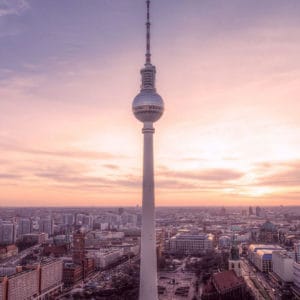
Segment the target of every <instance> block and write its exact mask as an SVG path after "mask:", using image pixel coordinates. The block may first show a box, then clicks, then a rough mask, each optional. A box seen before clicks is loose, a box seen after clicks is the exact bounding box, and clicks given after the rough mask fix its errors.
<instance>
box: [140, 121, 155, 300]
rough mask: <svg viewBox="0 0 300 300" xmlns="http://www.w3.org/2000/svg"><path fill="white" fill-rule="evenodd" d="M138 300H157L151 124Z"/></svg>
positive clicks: (145, 164) (147, 126) (146, 141)
mask: <svg viewBox="0 0 300 300" xmlns="http://www.w3.org/2000/svg"><path fill="white" fill-rule="evenodd" d="M143 134H144V158H143V160H144V162H143V207H142V234H141V236H142V237H141V270H140V295H139V299H140V300H157V299H158V296H157V260H156V233H155V204H154V168H153V134H154V128H153V123H151V122H149V123H148V122H145V123H144V128H143Z"/></svg>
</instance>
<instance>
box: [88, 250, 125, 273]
mask: <svg viewBox="0 0 300 300" xmlns="http://www.w3.org/2000/svg"><path fill="white" fill-rule="evenodd" d="M123 253H124V252H123V249H114V248H111V249H100V250H87V257H90V258H93V259H94V261H95V268H96V269H98V270H99V269H105V268H106V267H108V266H109V265H111V264H113V263H115V262H117V261H118V260H119V259H120V258H121V257H122V256H123Z"/></svg>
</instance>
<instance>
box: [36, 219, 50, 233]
mask: <svg viewBox="0 0 300 300" xmlns="http://www.w3.org/2000/svg"><path fill="white" fill-rule="evenodd" d="M39 232H44V233H47V234H48V235H49V236H50V235H52V234H53V220H52V219H50V218H47V219H40V220H39Z"/></svg>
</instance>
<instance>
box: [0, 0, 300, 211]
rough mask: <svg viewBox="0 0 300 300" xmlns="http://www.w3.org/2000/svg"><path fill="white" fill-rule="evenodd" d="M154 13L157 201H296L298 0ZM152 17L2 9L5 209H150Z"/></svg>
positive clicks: (138, 7) (169, 5)
mask: <svg viewBox="0 0 300 300" xmlns="http://www.w3.org/2000/svg"><path fill="white" fill-rule="evenodd" d="M152 6H153V11H152V19H153V26H152V34H153V38H152V44H153V50H152V55H153V61H154V63H155V65H156V66H157V70H158V73H157V87H158V90H159V93H160V94H161V95H162V97H163V98H164V99H166V100H167V101H166V108H165V114H164V117H163V118H162V119H161V120H160V121H159V125H157V132H156V134H155V144H154V147H155V165H156V166H155V169H156V194H157V196H156V204H157V205H158V206H168V205H172V206H196V205H199V206H203V205H219V206H220V205H222V206H226V205H231V206H233V205H239V206H240V205H247V206H249V204H251V205H254V206H256V205H261V206H270V205H280V204H283V205H298V203H299V202H298V199H299V196H300V190H299V186H300V182H299V180H300V173H299V166H300V157H299V153H300V131H299V125H300V124H299V122H300V121H299V109H300V101H299V99H300V87H299V83H298V82H297V81H299V76H300V61H299V59H298V56H299V52H300V34H299V28H300V19H299V11H300V2H299V1H297V0H289V1H279V0H273V1H272V2H270V1H259V0H251V1H238V0H231V1H211V0H205V1H198V0H191V1H179V0H172V1H171V0H168V1H166V0H165V1H153V3H152ZM143 12H144V1H139V0H130V1H129V0H114V1H108V0H102V1H96V0H90V1H88V2H83V1H77V0H72V1H71V0H69V1H67V0H65V1H55V2H53V1H50V0H44V1H38V0H35V1H26V0H20V1H17V0H0V49H1V50H0V51H1V59H0V99H1V100H0V151H1V158H0V190H1V193H0V203H1V206H69V205H72V206H89V205H91V206H96V205H97V206H120V205H122V206H131V205H136V204H139V205H140V204H141V191H140V186H141V175H139V174H141V167H142V138H141V128H142V125H141V124H137V121H136V120H135V118H134V117H133V115H132V113H131V106H130V104H131V101H132V99H133V97H134V96H135V95H136V93H137V91H138V89H139V85H140V78H139V76H138V72H139V70H140V68H141V66H142V65H143V63H144V55H143V53H144V43H145V42H144V31H145V28H144V22H145V16H144V13H143Z"/></svg>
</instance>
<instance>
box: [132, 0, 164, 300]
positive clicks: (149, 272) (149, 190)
mask: <svg viewBox="0 0 300 300" xmlns="http://www.w3.org/2000/svg"><path fill="white" fill-rule="evenodd" d="M146 4H147V22H146V29H147V30H146V32H147V34H146V62H145V66H144V68H143V69H142V70H141V75H142V84H141V91H140V93H139V94H138V95H137V96H136V97H135V98H134V100H133V103H132V110H133V113H134V115H135V117H136V118H137V119H138V120H139V121H141V122H143V124H144V127H143V130H142V132H143V134H144V162H143V201H142V203H143V206H142V233H141V271H140V292H139V299H140V300H157V299H158V295H157V266H156V265H157V259H156V241H155V239H156V237H155V204H154V170H153V169H154V168H153V134H154V128H153V123H154V122H156V121H157V120H159V119H160V117H161V116H162V114H163V112H164V102H163V99H162V98H161V96H160V95H159V94H157V92H156V88H155V74H156V68H155V66H154V65H152V63H151V52H150V0H147V1H146Z"/></svg>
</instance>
